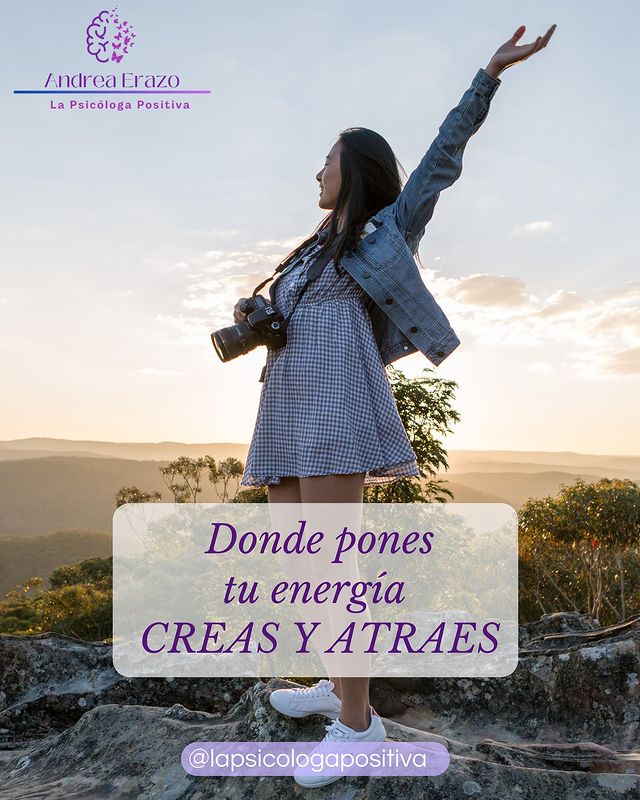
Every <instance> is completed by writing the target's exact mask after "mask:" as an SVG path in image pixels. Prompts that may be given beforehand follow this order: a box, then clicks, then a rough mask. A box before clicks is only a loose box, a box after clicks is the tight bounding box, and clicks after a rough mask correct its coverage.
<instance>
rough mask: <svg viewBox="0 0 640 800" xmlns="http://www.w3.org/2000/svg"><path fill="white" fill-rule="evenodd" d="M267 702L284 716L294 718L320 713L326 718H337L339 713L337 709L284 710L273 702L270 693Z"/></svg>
mask: <svg viewBox="0 0 640 800" xmlns="http://www.w3.org/2000/svg"><path fill="white" fill-rule="evenodd" d="M269 703H271V706H272V707H273V708H275V710H276V711H278V712H279V713H280V714H284V715H285V716H286V717H294V718H295V719H299V718H300V717H311V716H313V715H314V714H320V716H322V717H327V718H328V719H337V718H338V714H339V713H340V712H339V711H285V710H284V709H283V708H278V706H277V705H276V704H275V703H274V702H273V699H272V695H269Z"/></svg>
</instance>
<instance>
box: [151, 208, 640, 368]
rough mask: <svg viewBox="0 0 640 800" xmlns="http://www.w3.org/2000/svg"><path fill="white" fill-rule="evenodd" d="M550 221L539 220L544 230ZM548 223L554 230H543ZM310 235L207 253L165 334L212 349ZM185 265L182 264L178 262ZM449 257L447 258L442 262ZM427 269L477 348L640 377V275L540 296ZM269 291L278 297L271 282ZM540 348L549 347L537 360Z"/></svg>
mask: <svg viewBox="0 0 640 800" xmlns="http://www.w3.org/2000/svg"><path fill="white" fill-rule="evenodd" d="M540 225H541V223H530V226H534V228H535V227H537V228H538V229H540ZM542 229H544V227H543V228H542ZM301 238H302V237H292V238H291V239H285V240H260V241H256V242H254V243H250V244H248V245H247V246H244V247H234V248H226V249H225V248H224V247H218V248H216V249H211V250H205V251H201V252H200V253H199V254H198V253H196V254H194V255H193V256H192V257H190V258H188V259H184V260H183V261H178V262H177V263H178V264H188V266H189V271H188V273H186V274H184V273H182V275H181V277H182V278H183V279H184V280H182V281H181V282H180V283H177V284H175V283H174V284H172V288H173V289H176V287H180V288H178V289H177V290H176V294H175V298H174V299H173V301H172V302H173V309H168V310H166V311H165V313H163V314H162V315H156V317H155V320H156V325H157V326H158V329H157V330H156V335H158V336H164V337H165V340H166V341H170V342H172V343H177V344H180V345H184V346H192V345H193V346H202V345H203V342H205V341H206V340H208V336H209V333H210V332H211V331H213V330H217V329H219V328H222V327H228V326H230V325H233V324H234V323H233V306H234V305H235V304H236V302H237V301H238V299H239V298H240V297H249V296H250V295H251V293H252V292H253V290H254V289H255V287H256V286H257V285H258V284H260V283H262V282H263V281H264V280H265V279H266V278H268V277H269V276H271V274H272V273H273V271H274V269H275V267H276V266H277V265H278V264H279V263H280V261H281V260H282V259H283V258H284V257H285V256H286V255H287V253H288V252H289V251H290V250H291V249H292V248H293V247H295V246H296V245H297V244H298V243H299V242H300V241H301ZM173 263H174V264H175V263H176V262H175V261H174V262H173ZM441 263H442V262H441V261H440V262H438V266H440V264H441ZM422 275H423V276H424V280H425V283H426V285H427V286H428V287H429V289H430V290H431V291H432V292H433V294H434V296H435V298H436V300H437V301H438V302H439V303H441V305H442V307H443V309H444V310H445V313H446V314H447V316H448V318H449V320H450V321H451V324H452V326H453V328H454V330H456V332H457V333H458V335H459V336H460V338H461V339H462V340H464V341H465V342H466V343H467V345H468V346H470V347H471V348H472V349H475V350H477V349H486V348H487V347H488V348H490V349H492V348H496V347H504V348H508V349H510V350H512V351H516V352H517V351H520V352H521V353H523V354H524V353H525V352H526V353H531V356H532V357H531V358H529V362H530V363H529V364H528V366H527V369H528V370H529V371H530V372H532V373H538V374H543V375H549V374H551V373H553V372H555V371H556V370H557V369H558V368H559V367H558V365H559V364H562V367H561V368H562V370H563V371H564V372H567V371H568V372H570V373H571V374H573V375H574V376H576V377H583V376H584V377H588V378H593V377H601V378H609V379H611V378H612V377H614V376H617V377H622V376H628V375H637V374H640V367H639V366H638V360H639V358H640V357H639V355H638V353H639V350H640V281H628V282H626V283H623V284H622V285H620V286H613V287H611V286H610V287H607V288H606V289H601V290H599V291H597V292H592V293H590V294H589V295H587V294H585V293H582V294H578V292H576V291H575V290H573V289H571V288H570V287H569V288H562V289H559V290H556V291H554V292H550V293H548V294H546V295H541V296H539V295H537V294H536V293H535V292H534V291H533V288H532V287H531V286H530V285H529V284H528V283H527V282H526V280H524V279H523V278H521V277H519V276H514V275H498V274H492V273H488V272H485V273H473V274H470V275H465V276H462V277H449V276H446V275H443V274H441V273H440V272H439V271H438V270H434V269H430V268H428V267H425V270H424V271H423V273H422ZM270 285H271V284H270V283H267V284H266V286H264V287H262V289H261V290H260V293H261V294H262V295H264V296H267V295H268V292H269V286H270ZM535 348H546V351H547V352H549V353H552V354H553V357H549V356H547V355H545V352H544V350H542V351H541V352H540V355H539V356H538V357H536V355H537V354H536V352H535Z"/></svg>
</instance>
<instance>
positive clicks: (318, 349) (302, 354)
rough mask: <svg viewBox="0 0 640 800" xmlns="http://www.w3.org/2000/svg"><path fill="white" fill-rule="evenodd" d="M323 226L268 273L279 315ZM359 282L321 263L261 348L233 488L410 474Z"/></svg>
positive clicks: (414, 470)
mask: <svg viewBox="0 0 640 800" xmlns="http://www.w3.org/2000/svg"><path fill="white" fill-rule="evenodd" d="M325 234H326V231H322V232H321V233H320V235H319V236H318V238H317V239H316V240H314V241H313V242H311V243H310V244H309V245H308V246H307V248H306V249H305V250H304V251H303V252H301V253H299V254H298V256H297V257H296V258H295V259H294V260H293V261H292V262H291V263H290V264H289V265H288V266H287V268H285V270H284V271H283V272H282V273H281V274H280V277H278V278H277V279H274V280H275V284H274V292H275V301H276V304H277V306H278V308H279V309H280V310H281V311H282V312H283V313H284V315H285V316H287V315H288V314H289V312H290V310H291V307H292V305H293V303H294V302H295V299H296V297H297V295H298V292H299V291H300V289H301V288H302V286H303V284H304V282H305V278H306V270H307V268H308V267H309V266H310V264H311V263H313V260H314V258H313V257H314V254H315V253H316V252H317V250H318V249H319V248H320V246H321V244H322V243H323V242H324V239H325ZM367 299H368V296H367V294H366V292H365V291H364V289H362V287H361V286H360V285H359V284H358V283H356V281H354V280H353V278H351V276H350V275H349V274H348V273H347V272H346V271H345V270H343V269H341V268H340V269H339V271H338V272H336V270H335V268H334V265H333V260H331V261H329V262H328V263H327V265H326V266H325V267H324V269H323V270H322V272H321V274H320V276H319V277H318V278H316V280H315V281H313V282H312V283H311V284H310V286H308V287H307V289H306V291H305V293H304V295H303V296H302V299H301V300H300V302H299V303H298V304H297V306H296V308H295V311H294V312H293V315H292V316H291V319H290V321H289V326H288V329H287V344H286V345H285V346H284V347H282V348H280V349H279V350H268V351H267V361H266V365H265V372H264V382H263V384H262V391H261V394H260V402H259V406H258V415H257V419H256V423H255V428H254V432H253V437H252V439H251V444H250V445H249V452H248V455H247V462H246V464H245V468H244V473H243V475H242V478H241V480H240V484H241V485H242V486H263V485H268V484H277V483H280V478H282V477H285V476H295V477H300V478H306V477H311V476H314V475H344V474H347V473H357V472H364V473H365V479H364V482H365V484H380V483H390V482H392V481H395V480H397V479H398V478H401V477H409V476H413V477H418V476H419V475H420V473H419V471H418V465H417V463H416V458H415V453H414V452H413V450H412V448H411V444H410V442H409V439H408V438H407V433H406V431H405V428H404V426H403V424H402V420H401V419H400V415H399V414H398V409H397V407H396V404H395V400H394V397H393V393H392V391H391V385H390V383H389V378H388V376H387V372H386V369H385V367H384V364H383V361H382V358H381V356H380V351H379V350H378V346H377V344H376V340H375V336H374V333H373V328H372V326H371V319H370V317H369V313H368V311H367V307H366V305H365V303H366V301H367Z"/></svg>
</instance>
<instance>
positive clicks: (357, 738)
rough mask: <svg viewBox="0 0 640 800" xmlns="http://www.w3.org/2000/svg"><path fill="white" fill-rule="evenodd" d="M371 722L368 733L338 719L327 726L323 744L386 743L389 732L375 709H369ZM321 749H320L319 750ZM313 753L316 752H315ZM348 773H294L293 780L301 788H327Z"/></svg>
mask: <svg viewBox="0 0 640 800" xmlns="http://www.w3.org/2000/svg"><path fill="white" fill-rule="evenodd" d="M369 712H370V716H371V722H370V723H369V727H368V728H367V729H366V731H355V730H354V729H353V728H350V727H349V726H348V725H345V724H344V722H341V721H340V719H336V720H335V721H334V722H332V723H331V725H325V730H326V731H327V734H326V736H325V737H324V739H323V740H322V741H323V742H384V740H385V737H386V735H387V732H386V731H385V729H384V725H383V724H382V720H381V719H380V717H379V716H378V714H377V713H376V712H375V710H374V709H373V708H370V709H369ZM318 749H320V748H318ZM313 752H316V751H315V750H314V751H313ZM346 774H347V773H345V772H341V773H339V774H338V775H331V774H325V775H319V774H314V775H302V774H299V772H297V771H294V773H293V779H294V781H295V782H296V783H297V784H298V785H299V786H304V787H306V788H308V789H314V788H316V787H318V786H326V785H327V784H328V783H333V782H334V781H338V780H340V778H344V777H345V776H346Z"/></svg>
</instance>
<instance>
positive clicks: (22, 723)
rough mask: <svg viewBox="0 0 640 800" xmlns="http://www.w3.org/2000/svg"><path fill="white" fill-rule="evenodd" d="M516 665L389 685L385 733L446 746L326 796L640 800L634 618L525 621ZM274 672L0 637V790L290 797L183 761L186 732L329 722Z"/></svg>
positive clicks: (274, 736) (278, 730)
mask: <svg viewBox="0 0 640 800" xmlns="http://www.w3.org/2000/svg"><path fill="white" fill-rule="evenodd" d="M520 643H521V653H520V660H519V664H518V668H517V669H516V670H515V672H514V673H513V674H512V675H510V676H508V677H505V678H496V679H458V680H455V679H446V680H445V679H411V680H409V679H407V680H403V679H394V680H389V681H385V680H382V679H378V680H374V681H373V682H372V699H373V702H374V705H375V706H376V708H377V710H378V711H379V713H380V714H381V715H382V716H383V718H384V723H385V727H386V729H387V738H388V739H390V740H394V741H438V742H441V743H442V744H444V745H445V746H446V747H447V748H448V750H449V752H450V753H451V764H450V766H449V768H448V769H447V771H446V772H445V773H443V774H442V775H440V776H437V777H433V778H410V777H406V778H402V777H377V778H371V779H368V778H366V777H354V778H345V779H342V780H341V781H338V782H336V783H334V784H331V785H329V786H327V787H325V788H323V789H320V790H316V793H317V794H318V796H319V795H322V797H324V798H330V799H331V800H337V799H338V798H349V800H358V799H359V798H368V799H373V798H378V797H380V798H383V797H384V798H390V799H391V800H392V799H393V798H400V797H402V798H403V800H411V798H413V797H415V798H416V799H417V798H422V797H423V796H428V797H429V798H431V800H445V799H446V800H452V798H467V797H471V798H473V797H477V798H487V800H514V798H517V799H518V800H543V799H544V800H573V798H575V800H577V799H578V798H580V800H609V799H611V800H614V798H615V800H640V728H639V725H640V723H639V718H640V687H639V683H640V681H639V674H640V616H638V617H633V618H631V619H629V620H626V621H625V622H624V623H621V624H619V625H614V626H610V627H606V628H601V627H600V626H599V625H598V624H597V622H595V621H594V620H590V619H589V618H588V617H583V616H581V615H574V614H554V615H549V616H548V617H543V618H542V619H541V620H540V621H539V622H536V623H532V624H531V625H527V626H522V627H521V631H520ZM288 685H292V684H291V683H290V682H289V681H283V680H279V679H270V680H267V679H265V680H258V681H257V680H256V679H249V678H229V679H224V680H222V679H211V680H205V679H200V680H197V679H175V680H163V679H127V678H124V677H122V676H121V675H119V674H118V673H116V672H115V671H114V670H113V667H112V665H111V655H110V648H109V647H108V646H106V645H101V644H96V643H93V644H91V643H86V644H85V643H79V642H76V641H74V640H71V639H68V638H66V637H60V636H56V635H42V636H34V637H12V636H0V730H1V731H2V734H1V735H2V738H3V741H2V744H0V748H2V749H0V787H1V788H0V796H1V797H2V798H3V800H4V798H6V800H14V799H15V800H17V799H18V798H25V797H29V798H47V800H49V799H50V800H56V798H63V797H64V798H154V800H155V799H156V798H158V799H159V800H180V799H181V798H185V799H186V798H189V800H205V799H206V798H214V797H216V798H218V797H221V798H230V799H231V798H238V799H239V800H242V799H243V798H245V797H247V798H249V797H251V798H252V800H259V799H260V798H270V799H271V798H283V799H284V800H286V798H288V797H292V798H293V797H299V796H301V794H304V793H305V792H308V791H310V790H305V789H301V788H300V787H298V786H297V785H296V784H295V783H294V781H293V779H292V778H290V777H282V778H271V777H269V778H242V777H234V778H210V777H207V778H205V777H194V776H191V775H189V774H187V773H186V772H185V771H184V770H183V768H182V766H181V764H180V754H181V752H182V750H183V748H184V747H185V746H186V745H187V744H189V743H190V742H193V741H240V740H256V741H269V740H271V741H299V740H317V739H320V738H322V736H323V735H324V725H325V724H326V722H327V720H326V719H324V718H323V717H318V716H313V717H309V718H307V719H301V720H293V719H289V718H286V717H283V716H280V715H279V714H277V713H276V712H275V711H274V710H273V709H272V708H271V706H270V704H269V702H268V696H269V694H270V692H271V691H273V689H275V688H278V687H282V686H288Z"/></svg>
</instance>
